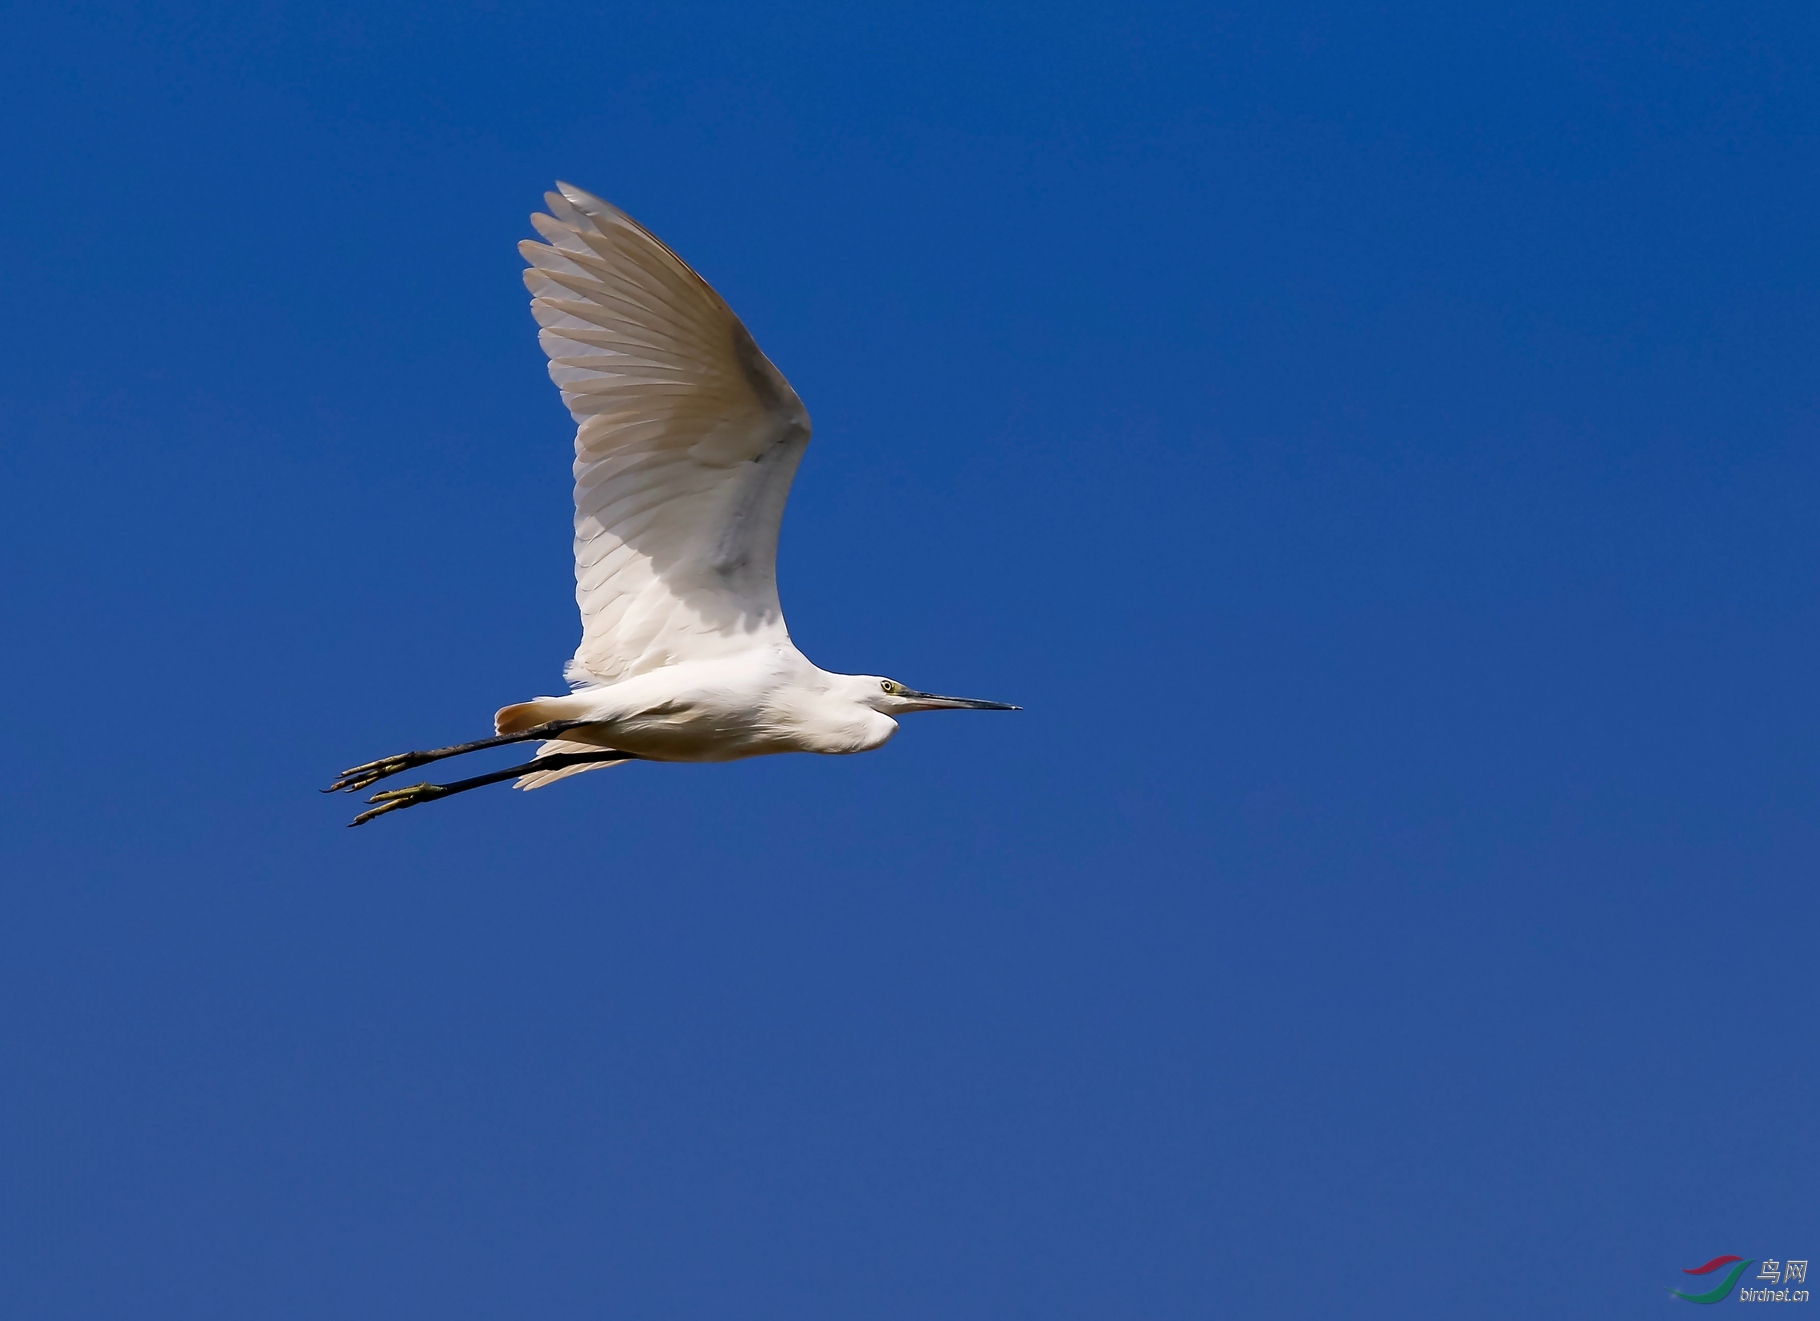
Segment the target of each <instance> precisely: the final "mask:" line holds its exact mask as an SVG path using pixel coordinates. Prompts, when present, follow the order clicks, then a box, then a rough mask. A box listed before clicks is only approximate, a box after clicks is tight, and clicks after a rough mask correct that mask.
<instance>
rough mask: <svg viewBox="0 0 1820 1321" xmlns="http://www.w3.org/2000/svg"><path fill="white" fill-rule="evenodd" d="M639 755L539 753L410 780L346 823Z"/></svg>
mask: <svg viewBox="0 0 1820 1321" xmlns="http://www.w3.org/2000/svg"><path fill="white" fill-rule="evenodd" d="M636 760H638V755H637V754H636V753H632V752H609V751H607V750H606V749H604V748H603V749H602V750H601V751H599V752H559V753H557V754H556V755H555V756H551V757H539V758H537V760H535V761H527V762H526V763H525V764H524V765H522V766H508V767H506V768H505V769H504V770H503V771H494V772H492V773H491V774H488V775H476V776H474V777H473V778H472V779H469V780H457V781H455V783H453V784H413V785H411V786H409V787H408V788H404V789H387V790H385V791H384V792H382V793H376V794H374V795H373V796H372V797H371V798H369V799H367V801H368V802H369V803H378V804H379V806H378V807H375V808H373V809H372V810H371V811H370V812H362V813H361V814H360V815H359V816H357V817H355V818H354V819H353V820H352V821H350V822H348V825H349V826H358V825H364V824H365V823H366V822H368V821H371V820H372V819H373V818H374V817H376V816H384V815H385V814H386V813H387V812H396V811H398V810H399V809H400V808H405V807H415V806H417V804H419V803H431V802H434V801H436V799H438V798H447V797H448V796H449V795H450V794H463V793H466V792H467V791H468V790H470V789H479V788H481V787H482V786H484V785H489V784H498V783H499V782H500V781H501V780H511V779H516V778H517V777H518V776H520V775H529V774H531V773H533V772H534V771H558V770H561V769H562V768H563V767H565V766H583V765H590V764H597V763H604V762H615V761H636Z"/></svg>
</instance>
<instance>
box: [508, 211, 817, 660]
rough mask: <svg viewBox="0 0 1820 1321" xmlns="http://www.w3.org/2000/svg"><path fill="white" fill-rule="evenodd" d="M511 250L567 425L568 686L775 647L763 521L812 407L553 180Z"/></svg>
mask: <svg viewBox="0 0 1820 1321" xmlns="http://www.w3.org/2000/svg"><path fill="white" fill-rule="evenodd" d="M556 186H557V188H558V189H559V190H560V192H555V193H546V194H545V195H544V201H545V203H546V204H547V205H548V206H549V208H550V214H549V215H543V214H538V215H534V216H532V217H531V223H532V224H533V225H535V226H536V227H537V232H538V233H539V234H541V235H543V237H544V238H545V239H546V240H548V242H547V243H536V242H532V241H530V240H526V241H525V242H523V243H521V244H519V251H520V252H522V253H523V254H524V256H525V260H527V261H529V262H530V263H531V269H529V270H527V271H526V272H525V284H526V286H527V287H529V289H530V290H531V294H532V298H531V311H532V314H533V315H534V316H535V317H536V318H537V322H538V324H539V325H540V326H542V327H543V330H542V333H541V334H539V336H538V339H539V341H540V342H541V343H542V344H543V347H544V351H545V352H546V353H548V354H549V355H550V377H551V379H552V380H554V381H555V382H556V384H557V387H558V388H559V389H560V390H561V391H562V399H563V402H564V403H565V404H567V405H568V406H569V412H570V413H571V414H572V415H573V416H574V418H575V421H576V422H577V423H578V424H579V427H578V429H577V431H576V433H575V600H576V602H577V604H579V605H580V607H581V628H582V637H581V645H580V646H579V647H578V648H577V649H576V651H575V659H574V660H573V661H572V662H571V663H570V665H569V671H568V677H569V679H570V681H571V682H573V683H577V684H590V683H612V682H615V681H617V680H619V679H623V678H627V677H629V676H631V675H634V674H642V673H644V672H645V671H647V670H653V669H657V668H659V667H660V666H664V665H670V664H674V663H676V662H678V661H684V660H700V659H706V658H710V657H714V656H721V655H727V654H730V653H733V652H738V651H743V650H745V649H747V648H749V647H751V646H752V645H753V644H754V643H756V642H759V641H762V640H764V639H766V638H774V639H777V640H782V641H787V640H788V637H789V634H788V633H787V632H786V631H785V628H784V618H783V610H782V608H781V607H780V606H779V604H778V600H777V529H778V525H779V524H780V523H781V522H782V520H783V514H784V502H785V500H787V499H788V498H789V494H790V481H791V478H792V477H794V476H795V475H796V465H797V463H798V462H799V461H800V460H801V458H802V454H803V448H804V447H805V446H806V445H807V444H808V443H809V415H808V413H807V412H805V411H804V409H803V405H802V401H801V400H800V399H798V398H797V397H796V392H795V391H794V390H792V389H791V388H790V385H789V382H787V381H785V380H784V378H783V375H782V374H781V373H780V372H779V371H778V370H777V368H775V367H773V366H772V365H771V362H770V360H769V359H767V358H766V357H765V355H764V354H763V353H761V352H759V349H758V345H757V344H755V343H753V341H752V336H751V335H749V334H748V333H747V332H746V328H745V327H744V326H742V325H741V324H740V322H739V318H738V317H736V316H734V315H733V312H732V309H730V308H729V307H728V306H727V305H726V303H724V302H723V301H721V297H720V295H719V294H717V293H715V292H714V290H713V289H711V288H709V287H708V282H707V281H706V280H704V279H702V278H701V276H699V275H697V274H696V273H695V272H694V271H692V270H690V269H689V267H688V266H687V265H686V264H685V263H684V262H683V260H682V259H681V258H680V257H678V256H677V255H676V254H675V253H673V252H671V251H670V249H669V248H667V247H665V246H664V245H663V244H662V243H660V242H659V241H658V240H657V239H656V238H654V237H653V236H652V235H651V234H650V233H649V232H648V231H646V230H645V229H644V228H643V227H642V226H640V225H639V224H638V223H637V222H635V221H634V220H633V219H632V218H631V217H630V216H628V215H626V214H625V213H624V212H623V211H620V210H618V209H617V208H615V207H612V206H609V205H608V204H607V203H605V202H603V201H601V200H600V199H599V198H598V197H594V196H592V195H590V194H588V193H584V192H583V191H582V190H581V189H579V188H574V187H571V186H570V185H568V184H565V183H559V184H557V185H556Z"/></svg>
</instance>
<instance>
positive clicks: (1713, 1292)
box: [1669, 1257, 1751, 1303]
mask: <svg viewBox="0 0 1820 1321" xmlns="http://www.w3.org/2000/svg"><path fill="white" fill-rule="evenodd" d="M1732 1262H1737V1263H1738V1264H1737V1265H1736V1266H1732V1268H1731V1269H1730V1270H1729V1271H1727V1272H1726V1273H1725V1278H1724V1279H1723V1280H1722V1281H1720V1282H1719V1287H1718V1288H1716V1289H1709V1290H1707V1292H1705V1293H1682V1292H1681V1291H1680V1290H1679V1289H1670V1290H1669V1292H1670V1293H1672V1294H1673V1295H1674V1296H1675V1297H1677V1298H1685V1299H1687V1301H1688V1302H1690V1303H1716V1302H1718V1301H1720V1300H1721V1299H1722V1298H1724V1297H1725V1295H1726V1294H1728V1293H1730V1292H1731V1291H1732V1286H1733V1285H1734V1284H1736V1283H1737V1282H1738V1277H1739V1276H1740V1275H1742V1274H1744V1272H1745V1271H1747V1270H1749V1269H1750V1266H1751V1263H1750V1262H1748V1261H1746V1260H1744V1258H1743V1257H1714V1258H1713V1259H1712V1260H1711V1261H1709V1262H1707V1263H1706V1265H1704V1266H1690V1267H1687V1268H1685V1269H1683V1270H1682V1272H1681V1273H1682V1274H1683V1275H1711V1274H1712V1273H1713V1272H1714V1271H1716V1270H1718V1269H1719V1268H1720V1267H1721V1266H1729V1265H1731V1263H1732Z"/></svg>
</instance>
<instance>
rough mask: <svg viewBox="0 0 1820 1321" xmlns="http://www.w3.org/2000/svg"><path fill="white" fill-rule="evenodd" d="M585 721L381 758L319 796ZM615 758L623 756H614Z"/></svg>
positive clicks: (555, 733) (546, 734) (554, 723)
mask: <svg viewBox="0 0 1820 1321" xmlns="http://www.w3.org/2000/svg"><path fill="white" fill-rule="evenodd" d="M589 723H590V722H589V721H586V720H552V721H549V722H548V723H546V724H542V725H538V726H536V727H535V728H533V729H523V730H519V731H517V732H515V733H510V734H495V735H494V736H493V737H492V738H482V739H475V740H474V741H473V742H472V743H456V744H454V745H452V746H450V747H446V748H431V749H430V750H429V751H427V752H401V753H398V754H397V755H396V756H392V757H381V758H380V759H379V760H378V761H369V762H368V763H367V764H366V765H364V766H350V767H349V768H348V769H347V770H345V771H343V772H342V773H341V776H340V778H339V779H337V780H336V781H335V783H333V784H331V785H330V786H329V787H328V788H326V789H324V790H323V791H322V792H324V793H325V794H332V793H336V792H341V793H350V794H351V793H354V792H356V791H357V790H360V789H364V788H366V787H367V786H368V785H369V784H376V783H378V782H379V781H380V780H383V779H385V778H387V777H388V776H392V775H396V774H398V773H399V772H400V771H408V770H410V769H411V768H412V767H413V766H426V765H428V764H429V763H430V762H433V761H441V760H442V759H443V758H444V757H459V756H461V755H462V754H463V753H464V752H479V751H481V750H482V749H483V748H497V747H500V746H502V745H503V744H506V743H523V742H525V741H526V740H528V739H542V738H555V737H557V736H558V735H560V734H562V733H563V732H564V731H565V730H570V729H575V728H578V727H579V726H581V725H586V724H589ZM614 755H615V756H620V755H622V754H618V753H615V754H614Z"/></svg>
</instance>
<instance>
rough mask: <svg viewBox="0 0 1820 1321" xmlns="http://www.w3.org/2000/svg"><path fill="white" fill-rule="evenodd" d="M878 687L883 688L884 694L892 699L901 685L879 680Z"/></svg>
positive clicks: (887, 680)
mask: <svg viewBox="0 0 1820 1321" xmlns="http://www.w3.org/2000/svg"><path fill="white" fill-rule="evenodd" d="M878 686H879V687H880V688H883V689H884V690H885V691H886V692H888V693H890V694H891V695H892V696H893V697H896V696H897V694H898V691H899V689H900V688H901V685H899V684H895V683H892V682H891V680H889V679H882V680H880V681H879V685H878Z"/></svg>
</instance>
